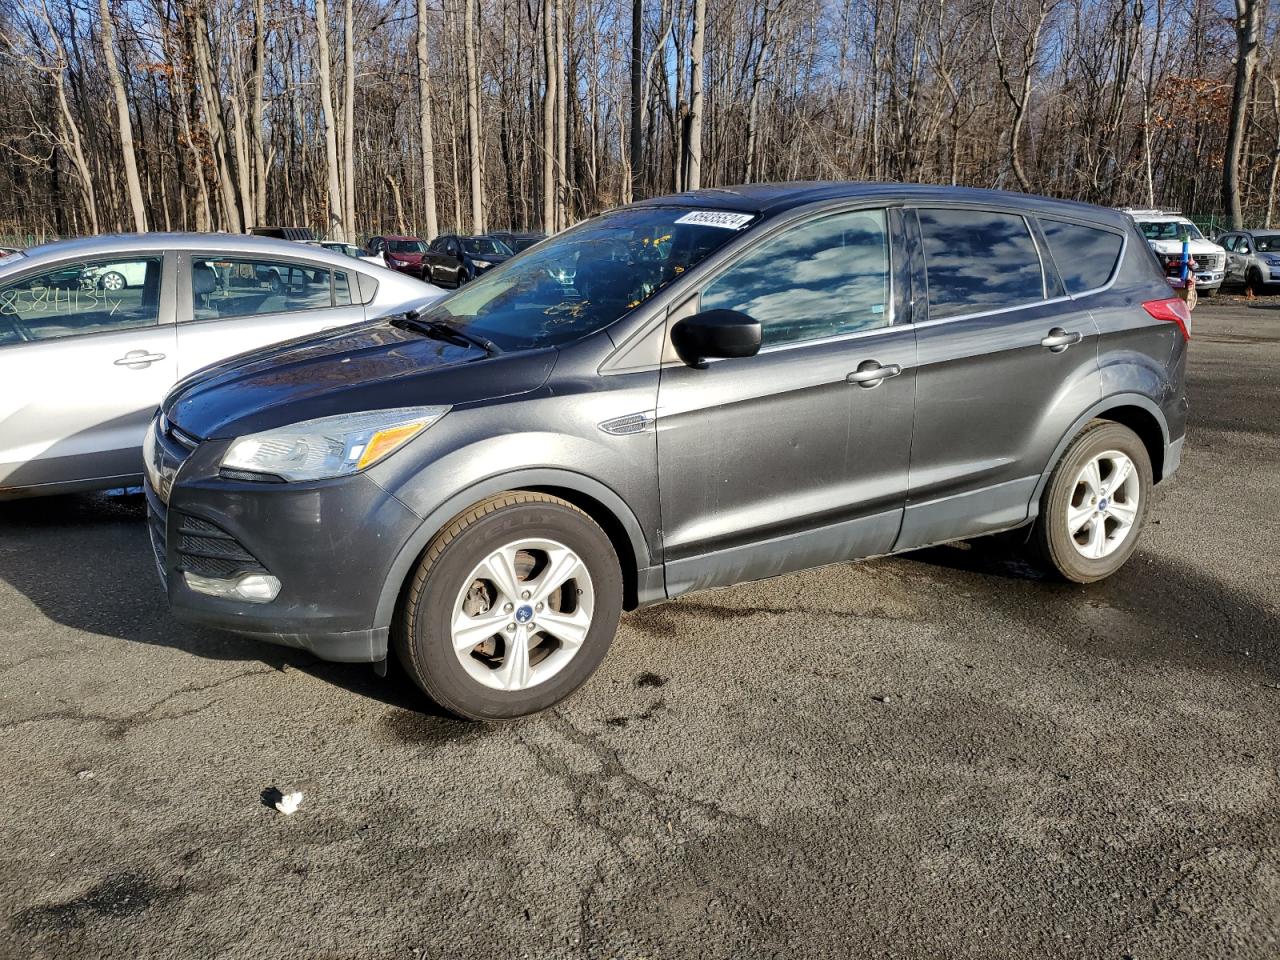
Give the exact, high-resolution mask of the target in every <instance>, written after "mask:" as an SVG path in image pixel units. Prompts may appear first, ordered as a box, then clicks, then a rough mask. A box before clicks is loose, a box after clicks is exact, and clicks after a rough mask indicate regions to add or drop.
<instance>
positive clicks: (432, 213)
mask: <svg viewBox="0 0 1280 960" xmlns="http://www.w3.org/2000/svg"><path fill="white" fill-rule="evenodd" d="M429 58H430V50H429V49H428V47H427V0H418V131H419V136H420V138H421V141H422V197H423V204H424V206H425V208H426V209H425V214H424V216H425V221H426V235H425V239H426V240H434V239H435V238H436V236H437V235H438V234H439V233H440V225H439V223H438V222H437V220H436V158H435V137H434V136H433V134H432V131H431V62H430V59H429Z"/></svg>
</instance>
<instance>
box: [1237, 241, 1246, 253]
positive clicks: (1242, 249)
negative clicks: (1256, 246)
mask: <svg viewBox="0 0 1280 960" xmlns="http://www.w3.org/2000/svg"><path fill="white" fill-rule="evenodd" d="M1248 252H1249V245H1248V244H1247V243H1242V244H1240V246H1238V247H1236V253H1248Z"/></svg>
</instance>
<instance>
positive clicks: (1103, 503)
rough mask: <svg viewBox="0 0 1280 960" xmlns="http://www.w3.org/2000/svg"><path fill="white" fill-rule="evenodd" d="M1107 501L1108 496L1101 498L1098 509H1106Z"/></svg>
mask: <svg viewBox="0 0 1280 960" xmlns="http://www.w3.org/2000/svg"><path fill="white" fill-rule="evenodd" d="M1107 502H1108V501H1107V498H1106V497H1103V498H1102V499H1101V500H1099V501H1098V509H1099V510H1102V511H1105V510H1106V509H1107Z"/></svg>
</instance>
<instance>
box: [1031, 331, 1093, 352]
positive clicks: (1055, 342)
mask: <svg viewBox="0 0 1280 960" xmlns="http://www.w3.org/2000/svg"><path fill="white" fill-rule="evenodd" d="M1083 339H1084V337H1083V336H1082V335H1081V334H1079V333H1074V332H1073V333H1067V331H1065V330H1063V329H1062V328H1061V327H1054V328H1053V329H1052V330H1050V331H1049V335H1048V336H1047V337H1045V338H1044V339H1043V340H1041V341H1040V346H1042V347H1048V348H1049V352H1050V353H1061V352H1062V351H1063V350H1065V349H1067V347H1069V346H1071V345H1072V344H1073V343H1079V342H1080V341H1081V340H1083Z"/></svg>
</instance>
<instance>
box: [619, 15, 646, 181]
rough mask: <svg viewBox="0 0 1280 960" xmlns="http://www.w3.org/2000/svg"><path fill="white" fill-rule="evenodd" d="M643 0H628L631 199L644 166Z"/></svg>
mask: <svg viewBox="0 0 1280 960" xmlns="http://www.w3.org/2000/svg"><path fill="white" fill-rule="evenodd" d="M643 61H644V0H631V139H630V142H629V150H630V159H631V164H630V166H631V169H630V170H629V173H630V178H629V179H630V182H629V184H628V193H627V194H626V195H625V196H624V200H625V201H627V202H630V201H631V200H634V199H636V198H637V197H639V195H640V193H641V182H642V181H641V173H642V168H643V166H644V86H643V81H644V63H643Z"/></svg>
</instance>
